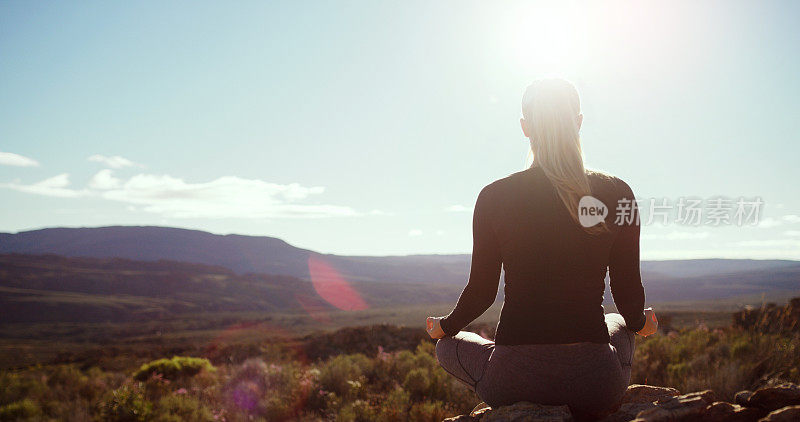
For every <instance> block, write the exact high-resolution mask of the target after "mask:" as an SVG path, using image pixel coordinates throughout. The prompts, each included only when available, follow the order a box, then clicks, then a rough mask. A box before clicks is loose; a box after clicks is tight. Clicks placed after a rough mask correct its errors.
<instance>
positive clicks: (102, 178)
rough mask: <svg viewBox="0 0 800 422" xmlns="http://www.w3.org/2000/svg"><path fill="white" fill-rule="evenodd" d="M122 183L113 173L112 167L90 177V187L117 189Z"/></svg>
mask: <svg viewBox="0 0 800 422" xmlns="http://www.w3.org/2000/svg"><path fill="white" fill-rule="evenodd" d="M121 185H122V181H121V180H119V179H117V178H116V177H114V176H113V175H112V174H111V170H110V169H103V170H100V171H98V172H97V174H95V175H94V176H92V178H91V179H89V187H90V188H92V189H98V190H107V189H115V188H118V187H120V186H121Z"/></svg>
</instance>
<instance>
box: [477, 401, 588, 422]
mask: <svg viewBox="0 0 800 422" xmlns="http://www.w3.org/2000/svg"><path fill="white" fill-rule="evenodd" d="M572 420H573V418H572V412H570V410H569V407H567V406H545V405H541V404H534V403H528V402H519V403H515V404H513V405H511V406H502V407H498V408H497V409H491V410H486V411H485V412H483V415H482V417H481V418H480V421H481V422H511V421H514V422H534V421H536V422H539V421H542V422H544V421H548V422H571V421H572Z"/></svg>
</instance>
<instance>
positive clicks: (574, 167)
mask: <svg viewBox="0 0 800 422" xmlns="http://www.w3.org/2000/svg"><path fill="white" fill-rule="evenodd" d="M580 114H581V106H580V99H579V97H578V91H577V89H575V86H573V85H572V84H571V83H569V82H567V81H565V80H563V79H540V80H537V81H535V82H534V83H533V84H531V85H530V86H529V87H528V88H527V89H526V90H525V95H524V96H523V98H522V115H523V117H524V119H525V125H526V129H527V133H528V136H529V137H530V139H531V151H532V153H533V155H534V157H535V159H536V162H537V163H538V165H539V166H541V168H542V170H543V171H544V174H545V176H547V178H548V179H549V180H550V182H551V183H552V184H553V186H555V188H556V191H557V193H558V197H559V199H561V202H562V203H563V204H564V206H565V207H567V210H568V211H569V213H570V216H571V217H572V219H573V220H574V221H575V223H577V224H580V222H579V219H578V203H579V202H580V199H581V198H582V197H583V196H586V195H591V194H592V190H591V187H590V186H589V178H588V177H587V175H586V169H585V168H584V166H583V153H582V151H581V142H580V135H579V133H578V131H579V128H580V123H579V120H578V119H579V115H580ZM581 227H583V226H581ZM583 229H584V230H585V231H586V232H588V233H590V234H599V233H603V232H607V231H608V227H606V224H605V223H601V224H600V225H595V226H592V227H583Z"/></svg>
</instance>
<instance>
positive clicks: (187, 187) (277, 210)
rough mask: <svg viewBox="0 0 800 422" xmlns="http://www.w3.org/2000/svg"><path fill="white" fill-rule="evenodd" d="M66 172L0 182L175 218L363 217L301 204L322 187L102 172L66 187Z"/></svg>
mask: <svg viewBox="0 0 800 422" xmlns="http://www.w3.org/2000/svg"><path fill="white" fill-rule="evenodd" d="M68 185H69V176H68V175H67V174H66V173H64V174H60V175H58V176H55V177H52V178H50V179H46V180H43V181H41V182H37V183H34V184H31V185H23V184H19V183H7V184H0V187H5V188H10V189H14V190H17V191H20V192H27V193H33V194H38V195H46V196H56V197H78V196H93V197H97V198H102V199H106V200H109V201H117V202H123V203H126V204H129V205H133V206H136V207H137V208H138V209H141V210H143V211H146V212H150V213H154V214H160V215H162V216H165V217H173V218H320V217H335V216H356V215H360V214H359V213H357V212H356V211H354V210H353V209H352V208H350V207H346V206H339V205H330V204H313V203H301V202H302V201H305V200H308V199H310V198H312V197H313V196H314V195H318V194H321V193H322V192H324V190H325V189H324V188H323V187H321V186H314V187H305V186H301V185H300V184H297V183H290V184H277V183H270V182H266V181H263V180H258V179H244V178H240V177H236V176H223V177H219V178H217V179H214V180H212V181H210V182H199V183H191V182H186V181H184V180H183V179H180V178H177V177H173V176H169V175H156V174H138V175H135V176H133V177H131V178H129V179H128V180H126V181H122V180H121V179H118V178H116V177H114V176H113V174H112V171H111V170H109V169H105V170H101V171H100V172H98V173H96V174H95V175H94V176H92V178H91V179H90V180H89V183H88V189H82V190H74V189H70V188H68Z"/></svg>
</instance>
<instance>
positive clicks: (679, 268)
mask: <svg viewBox="0 0 800 422" xmlns="http://www.w3.org/2000/svg"><path fill="white" fill-rule="evenodd" d="M2 253H20V254H56V255H61V256H66V257H93V258H103V259H109V258H122V259H126V260H136V261H137V262H135V263H130V262H128V261H121V260H116V261H104V262H113V263H114V264H113V265H115V266H118V265H123V266H124V265H134V266H143V265H144V264H143V263H142V262H158V261H160V260H168V261H172V262H171V263H169V264H168V266H169V267H170V269H169V271H175V269H176V268H180V267H181V265H183V264H180V263H184V264H185V263H195V264H199V265H197V266H194V267H192V269H191V270H190V272H192V273H208V272H211V273H214V272H220V271H222V272H225V274H226V275H225V277H227V278H229V279H231V280H233V279H236V280H246V279H248V278H247V277H244V275H246V274H259V275H258V276H255V277H262V278H265V279H268V280H277V279H279V278H280V276H287V277H288V278H286V277H284V280H292V281H291V282H292V283H300V282H301V281H306V282H307V281H308V280H310V279H311V277H310V273H309V263H310V262H316V263H322V264H321V265H323V266H324V268H326V269H329V270H332V271H333V272H334V273H335V275H336V276H340V277H341V278H342V279H343V280H346V281H347V282H351V283H364V284H363V285H364V286H371V285H372V284H375V283H382V284H387V285H390V286H394V287H398V289H399V286H400V285H408V286H407V288H405V290H404V289H399V290H404V291H406V292H407V291H408V288H410V287H411V286H431V285H441V286H449V287H450V290H453V291H455V292H456V294H455V296H457V292H458V291H460V289H461V288H462V287H463V286H464V284H465V283H466V280H467V277H468V274H469V263H470V256H469V255H466V254H462V255H408V256H343V255H332V254H320V253H317V252H314V251H311V250H308V249H302V248H298V247H295V246H292V245H290V244H288V243H286V242H285V241H283V240H281V239H278V238H274V237H266V236H243V235H216V234H212V233H208V232H203V231H199V230H187V229H178V228H171V227H153V226H142V227H140V226H113V227H97V228H48V229H42V230H32V231H25V232H20V233H16V234H10V233H0V254H2ZM12 261H13V260H7V261H6V262H7V263H9V264H10V263H13V262H12ZM138 261H142V262H138ZM75 262H78V261H75ZM75 262H68V264H69V265H73V264H74V263H75ZM97 262H100V261H97ZM123 262H128V263H127V264H123ZM92 265H95V264H92ZM142 268H149V267H147V266H143V267H142ZM641 268H642V277H643V280H644V283H645V288H646V293H647V299H648V302H649V303H654V302H665V301H694V300H708V299H725V298H733V297H738V296H743V295H747V296H749V297H753V295H760V294H766V295H767V296H769V297H771V298H774V297H784V296H785V297H787V298H788V297H791V295H792V294H796V293H798V292H800V261H790V260H748V259H696V260H672V261H669V260H668V261H643V262H642V264H641ZM148 271H149V270H148ZM265 274H268V275H265ZM115 277H116V276H115ZM287 283H288V282H287ZM371 288H372V289H375V288H376V287H374V286H373V287H371ZM450 290H448V291H450ZM387 295H388V296H387V300H394V299H397V298H395V297H393V295H394V293H392V292H389V291H387ZM499 297H502V291H501V292H500V294H499ZM605 299H606V302H605V303H606V304H610V303H611V294H610V292H609V290H608V289H607V290H606V294H605ZM398 300H399V299H398ZM448 300H449V299H448ZM244 303H249V302H247V301H245V302H244Z"/></svg>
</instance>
